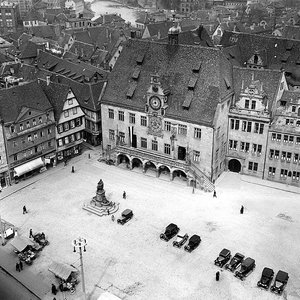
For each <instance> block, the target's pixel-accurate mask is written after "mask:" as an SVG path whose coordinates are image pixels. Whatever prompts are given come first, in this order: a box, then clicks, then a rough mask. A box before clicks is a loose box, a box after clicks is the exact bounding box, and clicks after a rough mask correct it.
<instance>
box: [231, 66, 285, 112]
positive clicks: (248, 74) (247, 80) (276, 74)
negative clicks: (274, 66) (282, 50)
mask: <svg viewBox="0 0 300 300" xmlns="http://www.w3.org/2000/svg"><path fill="white" fill-rule="evenodd" d="M282 75H283V73H282V72H281V71H278V70H268V69H252V68H241V67H233V82H234V90H235V94H236V99H238V98H239V96H240V93H241V92H242V88H243V89H245V88H246V87H249V85H250V84H252V83H253V82H257V81H259V89H262V91H263V92H264V94H265V95H266V97H267V99H268V103H269V105H268V107H269V109H270V110H271V109H272V107H273V105H274V104H275V102H276V96H277V93H278V88H279V85H280V81H281V78H282Z"/></svg>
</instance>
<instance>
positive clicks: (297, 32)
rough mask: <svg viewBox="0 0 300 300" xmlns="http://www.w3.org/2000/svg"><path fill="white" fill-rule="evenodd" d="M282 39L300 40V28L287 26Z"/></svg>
mask: <svg viewBox="0 0 300 300" xmlns="http://www.w3.org/2000/svg"><path fill="white" fill-rule="evenodd" d="M282 37H284V38H286V39H291V40H300V26H289V25H285V26H284V29H283V34H282Z"/></svg>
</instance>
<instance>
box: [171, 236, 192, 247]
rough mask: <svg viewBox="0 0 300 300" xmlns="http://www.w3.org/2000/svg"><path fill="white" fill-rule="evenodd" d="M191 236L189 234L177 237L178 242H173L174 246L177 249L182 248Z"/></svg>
mask: <svg viewBox="0 0 300 300" xmlns="http://www.w3.org/2000/svg"><path fill="white" fill-rule="evenodd" d="M188 238H189V236H188V235H187V233H186V234H185V235H179V234H178V235H177V239H176V241H174V242H173V246H174V247H177V248H181V247H182V246H183V245H184V243H185V242H186V241H187V240H188Z"/></svg>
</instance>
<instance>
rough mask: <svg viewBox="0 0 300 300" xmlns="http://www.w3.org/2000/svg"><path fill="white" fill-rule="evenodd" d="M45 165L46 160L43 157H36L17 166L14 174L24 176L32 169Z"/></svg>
mask: <svg viewBox="0 0 300 300" xmlns="http://www.w3.org/2000/svg"><path fill="white" fill-rule="evenodd" d="M42 166H44V162H43V160H42V158H41V157H39V158H36V159H34V160H32V161H29V162H27V163H25V164H24V165H21V166H18V167H15V169H14V176H22V175H23V174H26V173H28V172H30V171H32V170H35V169H37V168H39V167H42Z"/></svg>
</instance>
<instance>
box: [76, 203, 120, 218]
mask: <svg viewBox="0 0 300 300" xmlns="http://www.w3.org/2000/svg"><path fill="white" fill-rule="evenodd" d="M82 208H83V209H84V210H86V211H89V212H91V213H93V214H95V215H97V216H100V217H102V216H107V215H108V213H107V209H106V208H105V207H99V206H95V205H89V204H88V205H84V206H83V207H82ZM118 210H119V203H114V205H113V206H112V207H110V209H109V215H112V214H114V213H116V212H117V211H118Z"/></svg>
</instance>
